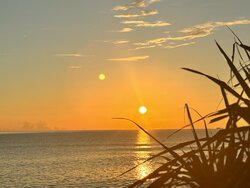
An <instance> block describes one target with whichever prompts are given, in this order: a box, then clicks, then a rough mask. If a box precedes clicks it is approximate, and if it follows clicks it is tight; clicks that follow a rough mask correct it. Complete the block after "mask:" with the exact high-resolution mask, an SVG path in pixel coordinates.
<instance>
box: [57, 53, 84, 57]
mask: <svg viewBox="0 0 250 188" xmlns="http://www.w3.org/2000/svg"><path fill="white" fill-rule="evenodd" d="M55 56H57V57H83V56H84V55H83V54H79V53H69V54H68V53H66V54H56V55H55Z"/></svg>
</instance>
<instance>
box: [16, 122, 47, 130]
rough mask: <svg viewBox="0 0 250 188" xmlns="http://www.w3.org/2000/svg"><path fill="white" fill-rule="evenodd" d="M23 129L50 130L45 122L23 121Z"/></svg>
mask: <svg viewBox="0 0 250 188" xmlns="http://www.w3.org/2000/svg"><path fill="white" fill-rule="evenodd" d="M21 130H23V131H48V130H51V129H50V128H49V127H48V125H47V124H46V123H45V122H37V123H32V122H28V121H26V122H24V123H23V126H22V127H21Z"/></svg>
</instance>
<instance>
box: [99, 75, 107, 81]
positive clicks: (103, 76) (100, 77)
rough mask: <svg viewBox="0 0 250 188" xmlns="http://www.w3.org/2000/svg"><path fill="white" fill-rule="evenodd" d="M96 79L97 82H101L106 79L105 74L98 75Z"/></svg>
mask: <svg viewBox="0 0 250 188" xmlns="http://www.w3.org/2000/svg"><path fill="white" fill-rule="evenodd" d="M98 78H99V80H101V81H103V80H105V79H106V76H105V74H99V76H98Z"/></svg>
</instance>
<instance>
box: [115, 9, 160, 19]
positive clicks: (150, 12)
mask: <svg viewBox="0 0 250 188" xmlns="http://www.w3.org/2000/svg"><path fill="white" fill-rule="evenodd" d="M156 14H159V13H158V11H157V10H142V11H141V12H140V13H134V14H133V13H126V14H117V15H114V17H115V18H138V17H145V16H151V15H156Z"/></svg>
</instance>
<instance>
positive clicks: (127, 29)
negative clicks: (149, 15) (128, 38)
mask: <svg viewBox="0 0 250 188" xmlns="http://www.w3.org/2000/svg"><path fill="white" fill-rule="evenodd" d="M131 31H134V29H132V28H130V27H125V28H122V29H121V30H118V31H116V32H118V33H128V32H131Z"/></svg>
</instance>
